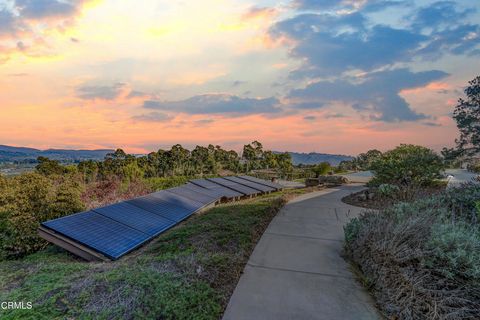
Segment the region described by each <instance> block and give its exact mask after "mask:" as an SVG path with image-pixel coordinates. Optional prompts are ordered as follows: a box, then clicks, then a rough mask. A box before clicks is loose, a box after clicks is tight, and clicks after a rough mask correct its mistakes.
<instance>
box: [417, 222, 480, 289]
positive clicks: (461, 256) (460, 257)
mask: <svg viewBox="0 0 480 320" xmlns="http://www.w3.org/2000/svg"><path fill="white" fill-rule="evenodd" d="M426 250H427V251H430V252H431V254H430V255H427V256H426V257H425V259H424V263H425V265H427V266H428V267H429V268H432V269H435V270H437V271H438V272H440V273H442V274H443V275H445V276H446V277H447V278H450V279H453V278H455V277H458V276H459V277H464V278H467V279H471V280H474V279H476V280H480V231H479V230H478V229H477V228H472V226H471V225H467V224H466V223H463V222H457V223H455V224H453V223H438V224H435V225H434V226H433V227H432V234H431V236H430V241H429V242H428V243H427V246H426Z"/></svg>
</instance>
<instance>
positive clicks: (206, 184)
mask: <svg viewBox="0 0 480 320" xmlns="http://www.w3.org/2000/svg"><path fill="white" fill-rule="evenodd" d="M190 182H191V183H193V184H195V185H197V186H200V187H202V188H206V189H211V190H218V191H219V192H222V193H223V194H224V195H225V197H227V198H235V197H241V196H243V195H244V194H243V193H240V192H238V191H235V190H232V189H229V188H227V187H224V186H221V185H219V184H218V183H215V182H212V181H208V180H205V179H193V180H190Z"/></svg>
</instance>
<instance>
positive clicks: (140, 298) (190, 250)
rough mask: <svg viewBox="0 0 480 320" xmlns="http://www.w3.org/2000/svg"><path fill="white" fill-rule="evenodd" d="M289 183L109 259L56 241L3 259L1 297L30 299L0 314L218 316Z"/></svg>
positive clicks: (283, 199)
mask: <svg viewBox="0 0 480 320" xmlns="http://www.w3.org/2000/svg"><path fill="white" fill-rule="evenodd" d="M307 191H308V189H304V190H290V191H284V192H281V193H275V194H271V195H266V196H262V197H258V198H255V199H250V200H245V201H240V202H236V203H229V204H224V205H220V206H217V207H215V208H213V209H210V210H209V211H207V212H205V213H203V214H199V215H196V216H193V217H191V218H190V219H189V220H187V221H185V222H184V223H182V224H180V225H179V226H177V227H175V228H173V229H171V230H169V231H167V232H165V233H164V234H163V235H161V236H160V237H158V238H157V239H155V240H153V241H152V242H150V243H149V244H147V245H146V246H144V247H142V248H141V249H139V250H137V251H135V252H133V253H131V254H129V255H127V256H126V257H123V258H122V259H120V260H118V261H116V262H111V263H87V262H84V261H83V260H79V259H77V258H76V257H74V256H73V255H70V254H69V253H67V252H66V251H64V250H62V249H59V248H58V247H55V246H49V247H48V248H47V249H45V250H43V251H40V252H37V253H35V254H32V255H29V256H27V257H25V258H23V259H20V260H12V261H0V301H25V302H27V301H31V302H32V303H33V308H32V309H29V310H28V309H27V310H2V309H0V318H1V319H35V320H37V319H65V318H79V319H90V318H95V319H119V318H121V319H132V318H135V319H152V318H153V319H218V318H220V317H221V315H222V313H223V311H224V309H225V307H226V305H227V303H228V300H229V298H230V295H231V294H232V292H233V290H234V288H235V286H236V284H237V282H238V279H239V277H240V274H241V272H242V270H243V268H244V266H245V264H246V262H247V260H248V258H249V256H250V254H251V252H252V250H253V248H254V246H255V244H256V242H257V241H258V239H259V238H260V236H261V235H262V233H263V231H264V230H265V228H266V227H267V226H268V224H269V222H270V221H271V219H272V218H273V217H274V216H275V214H276V213H277V211H278V209H279V208H281V206H283V204H284V203H285V202H286V199H287V198H289V197H293V196H295V195H296V194H301V193H305V192H307Z"/></svg>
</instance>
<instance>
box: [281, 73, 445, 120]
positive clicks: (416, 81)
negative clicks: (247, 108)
mask: <svg viewBox="0 0 480 320" xmlns="http://www.w3.org/2000/svg"><path fill="white" fill-rule="evenodd" d="M447 75H448V74H447V73H445V72H442V71H438V70H432V71H425V72H417V73H413V72H411V71H409V70H408V69H396V70H390V71H380V72H374V73H371V74H369V75H368V76H367V77H366V78H365V79H364V81H363V82H361V83H352V82H350V81H347V80H336V81H317V82H314V83H312V84H310V85H308V86H307V87H305V88H304V89H296V90H293V91H292V92H291V93H290V98H292V99H294V100H302V101H304V102H308V103H314V102H317V103H319V104H324V103H329V102H333V101H339V102H344V103H347V104H350V105H351V106H352V108H353V109H355V110H357V111H359V112H361V113H367V114H368V115H369V116H370V118H371V119H372V120H380V121H385V122H398V121H415V120H421V119H426V118H428V117H427V116H426V115H424V114H421V113H417V112H415V111H413V110H412V109H411V108H410V106H409V105H408V103H407V102H406V101H405V100H404V99H403V98H402V97H400V95H399V92H400V91H401V90H404V89H410V88H417V87H422V86H425V85H427V84H428V83H430V82H432V81H435V80H439V79H442V78H444V77H446V76H447Z"/></svg>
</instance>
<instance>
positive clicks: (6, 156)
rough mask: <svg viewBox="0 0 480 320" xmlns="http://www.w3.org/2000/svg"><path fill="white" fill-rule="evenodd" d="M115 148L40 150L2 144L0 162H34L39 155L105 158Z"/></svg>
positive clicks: (69, 159) (64, 158)
mask: <svg viewBox="0 0 480 320" xmlns="http://www.w3.org/2000/svg"><path fill="white" fill-rule="evenodd" d="M114 151H115V150H110V149H100V150H68V149H48V150H39V149H33V148H24V147H11V146H5V145H0V162H14V161H25V162H32V161H35V160H36V159H37V157H40V156H42V157H47V158H50V159H54V160H58V161H61V162H78V161H82V160H89V159H91V160H103V158H104V157H105V155H106V154H107V153H110V152H114Z"/></svg>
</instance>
